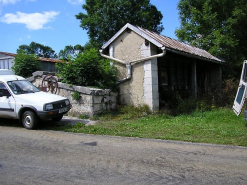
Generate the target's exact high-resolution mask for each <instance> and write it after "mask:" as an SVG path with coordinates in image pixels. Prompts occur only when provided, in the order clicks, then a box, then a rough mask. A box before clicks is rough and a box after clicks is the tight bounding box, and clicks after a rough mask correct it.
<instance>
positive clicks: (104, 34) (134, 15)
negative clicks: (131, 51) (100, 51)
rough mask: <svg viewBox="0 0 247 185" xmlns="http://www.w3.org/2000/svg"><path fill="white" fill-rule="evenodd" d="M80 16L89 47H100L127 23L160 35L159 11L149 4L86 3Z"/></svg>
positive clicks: (124, 0)
mask: <svg viewBox="0 0 247 185" xmlns="http://www.w3.org/2000/svg"><path fill="white" fill-rule="evenodd" d="M82 8H83V9H84V10H85V11H86V12H87V14H85V13H79V14H78V15H76V18H77V19H79V20H81V24H80V27H82V29H84V30H88V32H87V33H88V35H89V38H90V40H91V43H93V45H96V46H102V44H104V43H105V42H106V41H108V40H109V39H110V38H111V37H112V36H113V35H114V34H115V33H116V32H117V31H119V30H120V29H121V28H122V27H123V26H124V25H125V24H126V23H130V24H134V25H138V26H140V27H143V28H146V29H149V30H152V31H155V32H158V33H160V32H161V31H162V30H163V29H164V28H163V25H162V23H161V20H162V18H163V16H162V14H161V12H160V11H158V10H157V8H156V7H155V6H154V5H151V4H150V1H149V0H107V1H105V0H86V3H85V4H84V5H83V6H82Z"/></svg>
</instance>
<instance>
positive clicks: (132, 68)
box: [100, 23, 224, 111]
mask: <svg viewBox="0 0 247 185" xmlns="http://www.w3.org/2000/svg"><path fill="white" fill-rule="evenodd" d="M100 54H101V55H102V56H103V57H105V58H108V59H110V60H112V61H114V62H113V63H114V65H115V66H116V67H117V69H118V72H119V74H118V76H119V82H118V84H119V89H120V91H119V97H120V103H121V104H126V105H134V106H137V105H143V104H147V105H148V106H149V107H150V109H151V110H152V111H156V110H159V109H160V107H162V106H163V105H165V104H166V103H167V102H169V99H170V98H171V97H170V96H171V95H174V94H175V93H179V94H180V95H181V96H183V94H186V93H190V94H192V95H194V96H197V95H198V94H199V93H203V92H206V91H207V89H209V88H210V87H212V86H215V85H216V86H218V87H220V84H221V78H222V64H223V63H224V61H222V60H220V59H218V58H216V57H214V56H213V55H211V54H210V53H208V52H207V51H205V50H202V49H199V48H196V47H193V46H191V45H188V44H186V43H183V42H179V41H177V40H174V39H171V38H169V37H165V36H163V35H160V34H158V33H155V32H152V31H149V30H147V29H144V28H141V27H138V26H134V25H131V24H129V23H127V24H126V25H125V26H124V27H123V28H122V29H121V30H119V31H118V32H117V33H116V34H115V35H114V36H113V37H112V38H111V39H110V40H109V41H108V42H106V43H105V44H104V45H103V46H102V48H101V50H100Z"/></svg>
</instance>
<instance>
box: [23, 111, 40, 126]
mask: <svg viewBox="0 0 247 185" xmlns="http://www.w3.org/2000/svg"><path fill="white" fill-rule="evenodd" d="M38 122H39V120H38V117H37V115H36V114H35V113H34V112H32V111H25V112H24V113H23V115H22V124H23V126H24V127H25V128H26V129H35V128H36V127H37V126H38Z"/></svg>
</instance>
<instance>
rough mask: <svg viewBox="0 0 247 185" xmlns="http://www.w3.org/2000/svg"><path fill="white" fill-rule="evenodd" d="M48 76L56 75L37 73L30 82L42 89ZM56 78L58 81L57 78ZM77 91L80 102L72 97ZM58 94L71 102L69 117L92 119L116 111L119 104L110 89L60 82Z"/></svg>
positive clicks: (115, 95)
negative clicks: (81, 116) (83, 116)
mask: <svg viewBox="0 0 247 185" xmlns="http://www.w3.org/2000/svg"><path fill="white" fill-rule="evenodd" d="M48 74H50V75H54V73H48V72H44V71H37V72H34V73H33V76H32V77H30V78H28V80H29V81H30V82H31V83H33V84H34V85H35V86H36V87H39V88H40V89H41V87H42V80H43V78H44V77H45V76H46V75H48ZM54 77H55V78H56V79H57V80H58V78H57V77H56V76H54ZM58 81H59V80H58ZM75 91H77V92H78V93H79V95H80V99H79V100H74V99H73V97H72V95H73V94H74V93H75ZM56 94H57V95H60V96H63V97H66V98H68V99H69V100H70V102H71V104H72V109H71V110H70V111H69V115H71V116H79V115H88V116H90V117H92V116H93V115H95V114H99V113H101V112H103V111H111V110H113V109H115V108H116V104H117V93H114V92H112V91H111V90H110V89H95V88H88V87H83V86H75V85H68V84H65V83H62V82H58V90H57V92H56Z"/></svg>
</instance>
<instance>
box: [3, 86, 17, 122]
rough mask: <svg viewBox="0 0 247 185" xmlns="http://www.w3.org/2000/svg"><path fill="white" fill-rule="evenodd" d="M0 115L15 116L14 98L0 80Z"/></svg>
mask: <svg viewBox="0 0 247 185" xmlns="http://www.w3.org/2000/svg"><path fill="white" fill-rule="evenodd" d="M0 117H2V118H16V113H15V100H14V98H13V96H11V94H10V92H9V91H8V89H7V88H6V86H5V84H4V83H2V82H0Z"/></svg>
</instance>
